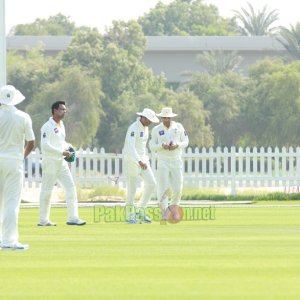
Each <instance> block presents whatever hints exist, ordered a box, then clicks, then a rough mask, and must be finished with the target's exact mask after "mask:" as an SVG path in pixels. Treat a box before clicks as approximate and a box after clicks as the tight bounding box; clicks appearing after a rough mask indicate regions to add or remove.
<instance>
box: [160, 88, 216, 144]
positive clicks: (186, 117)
mask: <svg viewBox="0 0 300 300" xmlns="http://www.w3.org/2000/svg"><path fill="white" fill-rule="evenodd" d="M163 106H171V107H172V108H173V110H174V112H176V113H177V114H178V117H176V120H178V122H181V123H182V124H183V125H184V128H185V130H186V132H187V134H188V136H189V145H190V146H198V147H202V146H203V147H211V146H213V144H214V136H213V131H212V128H211V126H210V123H209V122H210V113H209V112H208V111H207V110H205V109H204V107H203V103H202V102H201V101H200V100H199V98H198V97H196V95H195V94H194V93H193V92H190V91H182V92H179V93H176V92H174V91H171V90H167V89H166V90H165V92H164V93H163V94H162V95H161V99H160V105H159V106H158V109H160V108H162V107H163ZM176 120H175V121H176Z"/></svg>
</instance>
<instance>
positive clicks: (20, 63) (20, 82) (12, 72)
mask: <svg viewBox="0 0 300 300" xmlns="http://www.w3.org/2000/svg"><path fill="white" fill-rule="evenodd" d="M56 67H57V60H56V59H55V58H51V57H46V56H45V55H44V52H43V49H42V47H41V46H40V47H38V48H35V49H28V51H26V52H25V54H24V55H21V54H18V53H17V52H14V51H9V52H8V54H7V74H8V80H7V81H8V83H9V84H13V85H14V86H15V87H16V88H17V89H19V90H20V91H22V93H23V94H24V95H25V96H26V100H25V101H24V102H22V103H21V104H20V105H19V106H18V107H19V108H20V109H25V108H26V106H27V105H28V103H29V102H30V101H31V99H32V97H33V95H34V94H35V93H37V92H38V91H39V90H40V89H41V86H42V85H43V84H44V83H45V82H53V81H54V80H55V77H56V74H57V73H56V71H55V69H56Z"/></svg>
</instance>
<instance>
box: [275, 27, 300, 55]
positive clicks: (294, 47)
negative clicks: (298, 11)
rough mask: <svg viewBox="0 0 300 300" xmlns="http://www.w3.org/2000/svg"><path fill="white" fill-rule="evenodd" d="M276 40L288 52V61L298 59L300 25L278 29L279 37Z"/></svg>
mask: <svg viewBox="0 0 300 300" xmlns="http://www.w3.org/2000/svg"><path fill="white" fill-rule="evenodd" d="M277 40H278V41H279V42H280V43H281V44H282V45H283V47H284V48H285V49H286V50H287V51H288V53H289V59H290V60H299V59H300V23H297V24H296V25H295V26H292V25H291V26H290V29H288V28H286V27H283V26H282V27H280V36H279V37H278V38H277Z"/></svg>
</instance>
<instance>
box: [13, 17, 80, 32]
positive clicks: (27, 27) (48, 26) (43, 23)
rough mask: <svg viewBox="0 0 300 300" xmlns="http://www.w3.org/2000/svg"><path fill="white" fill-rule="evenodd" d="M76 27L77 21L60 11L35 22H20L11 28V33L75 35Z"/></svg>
mask: <svg viewBox="0 0 300 300" xmlns="http://www.w3.org/2000/svg"><path fill="white" fill-rule="evenodd" d="M75 29H76V27H75V23H74V22H71V21H70V18H69V17H66V16H64V15H63V14H61V13H59V14H57V15H55V16H50V17H49V18H48V19H40V18H38V19H36V20H35V21H34V22H33V23H29V24H19V25H17V26H15V27H13V28H12V29H11V31H10V35H73V34H74V32H75Z"/></svg>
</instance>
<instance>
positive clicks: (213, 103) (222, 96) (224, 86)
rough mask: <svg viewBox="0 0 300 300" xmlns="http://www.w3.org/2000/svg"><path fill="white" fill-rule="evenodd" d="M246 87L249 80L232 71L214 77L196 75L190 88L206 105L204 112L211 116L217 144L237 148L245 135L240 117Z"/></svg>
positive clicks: (189, 85)
mask: <svg viewBox="0 0 300 300" xmlns="http://www.w3.org/2000/svg"><path fill="white" fill-rule="evenodd" d="M246 86H247V81H246V79H244V78H243V77H242V76H241V75H239V74H237V73H231V72H228V73H226V74H218V75H215V76H210V75H208V74H201V73H198V74H194V76H193V78H192V80H191V81H190V83H189V84H188V89H189V90H190V91H192V92H193V93H194V94H195V95H196V96H197V97H198V98H199V99H200V100H201V101H202V102H203V106H204V109H205V110H206V111H208V112H209V113H210V124H211V127H212V130H213V134H214V144H215V145H217V146H228V147H230V146H233V145H236V144H237V143H238V141H239V139H240V137H241V136H242V135H243V133H244V128H243V127H242V126H240V118H241V112H242V109H243V106H244V101H245V98H246V93H245V89H246Z"/></svg>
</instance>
